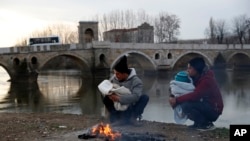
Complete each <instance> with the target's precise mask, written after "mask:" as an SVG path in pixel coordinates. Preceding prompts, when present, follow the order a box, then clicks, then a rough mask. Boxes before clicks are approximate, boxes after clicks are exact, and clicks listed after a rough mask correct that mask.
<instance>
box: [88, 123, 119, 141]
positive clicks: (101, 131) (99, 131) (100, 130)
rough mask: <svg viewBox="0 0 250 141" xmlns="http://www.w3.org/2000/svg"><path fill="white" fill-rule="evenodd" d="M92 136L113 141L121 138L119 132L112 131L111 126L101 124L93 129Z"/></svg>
mask: <svg viewBox="0 0 250 141" xmlns="http://www.w3.org/2000/svg"><path fill="white" fill-rule="evenodd" d="M92 134H95V135H98V136H99V137H106V138H108V139H110V140H111V141H114V140H115V139H117V138H119V137H120V136H121V134H120V133H119V132H114V131H112V129H111V127H110V125H109V124H106V125H105V124H103V123H100V124H98V125H96V126H94V127H93V128H92Z"/></svg>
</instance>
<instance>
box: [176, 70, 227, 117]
mask: <svg viewBox="0 0 250 141" xmlns="http://www.w3.org/2000/svg"><path fill="white" fill-rule="evenodd" d="M194 85H195V90H194V92H190V93H188V94H186V95H182V96H180V97H177V98H176V102H177V104H178V103H183V102H187V101H207V102H208V103H210V105H211V106H212V107H213V108H214V110H215V111H216V112H218V113H219V114H222V111H223V107H224V105H223V100H222V96H221V92H220V89H219V87H218V85H217V82H216V80H215V77H214V73H213V72H212V71H211V70H208V71H206V72H204V73H203V74H202V76H201V77H200V78H199V79H198V80H197V81H194Z"/></svg>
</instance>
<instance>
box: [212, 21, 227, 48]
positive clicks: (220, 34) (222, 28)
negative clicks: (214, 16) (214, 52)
mask: <svg viewBox="0 0 250 141" xmlns="http://www.w3.org/2000/svg"><path fill="white" fill-rule="evenodd" d="M215 25H216V38H217V41H218V43H219V44H222V43H223V40H224V37H225V34H226V33H227V26H226V22H225V20H218V21H216V22H215Z"/></svg>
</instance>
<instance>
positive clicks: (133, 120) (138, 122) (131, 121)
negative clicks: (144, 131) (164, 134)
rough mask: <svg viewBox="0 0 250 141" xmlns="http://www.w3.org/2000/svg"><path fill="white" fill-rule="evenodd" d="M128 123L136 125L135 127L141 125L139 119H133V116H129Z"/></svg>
mask: <svg viewBox="0 0 250 141" xmlns="http://www.w3.org/2000/svg"><path fill="white" fill-rule="evenodd" d="M128 124H129V125H132V126H137V127H139V126H142V122H141V121H138V120H137V119H135V118H131V119H130V120H129V123H128Z"/></svg>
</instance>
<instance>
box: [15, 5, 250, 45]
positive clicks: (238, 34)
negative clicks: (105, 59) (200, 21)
mask: <svg viewBox="0 0 250 141" xmlns="http://www.w3.org/2000/svg"><path fill="white" fill-rule="evenodd" d="M92 20H95V21H98V22H99V27H98V30H99V31H98V33H99V35H98V36H99V39H100V40H102V39H103V32H105V31H109V30H111V29H129V28H135V27H137V26H139V25H141V24H142V23H144V22H146V23H148V24H150V25H153V26H154V38H155V43H177V42H178V36H179V35H180V28H181V19H180V18H179V17H178V16H177V15H175V14H170V13H168V12H160V13H158V14H157V15H154V16H153V15H149V14H147V13H146V12H145V11H144V10H139V11H133V10H113V11H111V12H109V13H104V14H102V15H95V16H93V17H92ZM204 28H205V37H204V38H205V39H206V40H207V42H208V43H214V44H215V43H219V44H222V43H240V44H244V43H250V18H249V17H247V15H239V16H237V17H235V18H233V20H232V24H231V26H230V25H229V24H228V23H227V22H226V21H225V20H223V19H221V20H214V19H213V18H212V17H211V18H210V20H209V23H208V27H207V28H206V27H204ZM51 35H57V36H59V37H60V38H61V43H62V44H70V43H78V29H77V27H72V26H69V25H66V24H54V25H49V26H48V27H46V28H45V29H44V30H41V31H34V32H33V33H32V34H31V35H29V37H44V36H51ZM201 38H202V37H201ZM27 42H28V41H27V39H21V40H20V41H18V42H17V43H16V45H15V46H24V45H27Z"/></svg>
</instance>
